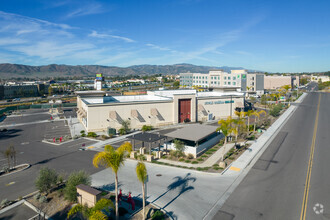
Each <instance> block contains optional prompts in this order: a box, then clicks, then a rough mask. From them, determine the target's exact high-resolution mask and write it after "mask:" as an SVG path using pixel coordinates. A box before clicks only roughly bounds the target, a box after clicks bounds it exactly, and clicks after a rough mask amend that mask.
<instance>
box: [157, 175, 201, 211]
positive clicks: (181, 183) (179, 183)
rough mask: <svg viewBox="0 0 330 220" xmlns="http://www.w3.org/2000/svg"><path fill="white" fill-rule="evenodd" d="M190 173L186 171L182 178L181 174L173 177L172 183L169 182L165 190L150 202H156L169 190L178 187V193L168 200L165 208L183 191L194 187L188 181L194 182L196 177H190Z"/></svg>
mask: <svg viewBox="0 0 330 220" xmlns="http://www.w3.org/2000/svg"><path fill="white" fill-rule="evenodd" d="M190 175H191V173H187V175H186V176H185V177H183V178H182V177H181V176H176V177H174V178H173V179H175V181H174V182H173V183H171V184H170V185H168V187H167V191H166V192H164V193H163V194H161V195H160V196H158V197H157V198H156V199H155V200H154V201H152V203H154V202H156V201H157V200H158V199H160V198H161V197H163V196H164V195H165V194H166V193H168V192H169V191H172V190H175V189H178V190H179V194H178V195H177V196H176V197H174V198H173V199H172V200H171V201H169V202H168V203H167V204H166V205H165V206H164V207H163V209H165V208H166V207H167V206H169V205H170V204H171V203H172V202H174V201H175V200H176V199H177V198H178V197H179V196H181V195H182V194H183V193H185V192H188V191H190V190H193V189H195V187H193V186H190V183H192V182H195V181H196V178H195V177H191V176H190Z"/></svg>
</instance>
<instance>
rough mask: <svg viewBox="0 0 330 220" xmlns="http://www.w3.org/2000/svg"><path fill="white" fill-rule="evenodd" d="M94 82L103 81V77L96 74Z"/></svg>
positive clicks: (100, 74)
mask: <svg viewBox="0 0 330 220" xmlns="http://www.w3.org/2000/svg"><path fill="white" fill-rule="evenodd" d="M96 80H98V81H104V77H103V74H102V73H96Z"/></svg>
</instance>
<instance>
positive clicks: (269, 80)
mask: <svg viewBox="0 0 330 220" xmlns="http://www.w3.org/2000/svg"><path fill="white" fill-rule="evenodd" d="M285 85H289V86H291V88H294V87H297V86H299V76H277V75H273V76H265V77H264V88H265V89H278V88H281V87H282V86H285Z"/></svg>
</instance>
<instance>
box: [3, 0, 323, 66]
mask: <svg viewBox="0 0 330 220" xmlns="http://www.w3.org/2000/svg"><path fill="white" fill-rule="evenodd" d="M329 9H330V1H328V0H314V1H305V0H299V1H298V0H276V1H274V0H226V1H224V0H111V1H110V0H107V1H101V0H99V1H86V0H57V1H55V0H54V1H51V0H28V1H27V0H10V1H8V0H0V63H18V64H27V65H47V64H52V63H56V64H69V65H87V64H88V65H89V64H97V65H106V66H122V67H126V66H130V65H139V64H159V65H163V64H176V63H191V64H196V65H208V66H234V67H244V68H249V69H255V70H264V71H269V72H308V71H328V70H330V13H329Z"/></svg>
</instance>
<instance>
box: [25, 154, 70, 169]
mask: <svg viewBox="0 0 330 220" xmlns="http://www.w3.org/2000/svg"><path fill="white" fill-rule="evenodd" d="M74 153H76V151H72V152H69V153H66V154H62V155H59V156H57V157H51V158H48V159H45V160H41V161H39V162H36V163H34V164H31V166H35V165H38V164H45V163H48V162H49V161H52V160H54V159H57V158H60V157H65V156H67V155H70V154H74Z"/></svg>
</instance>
